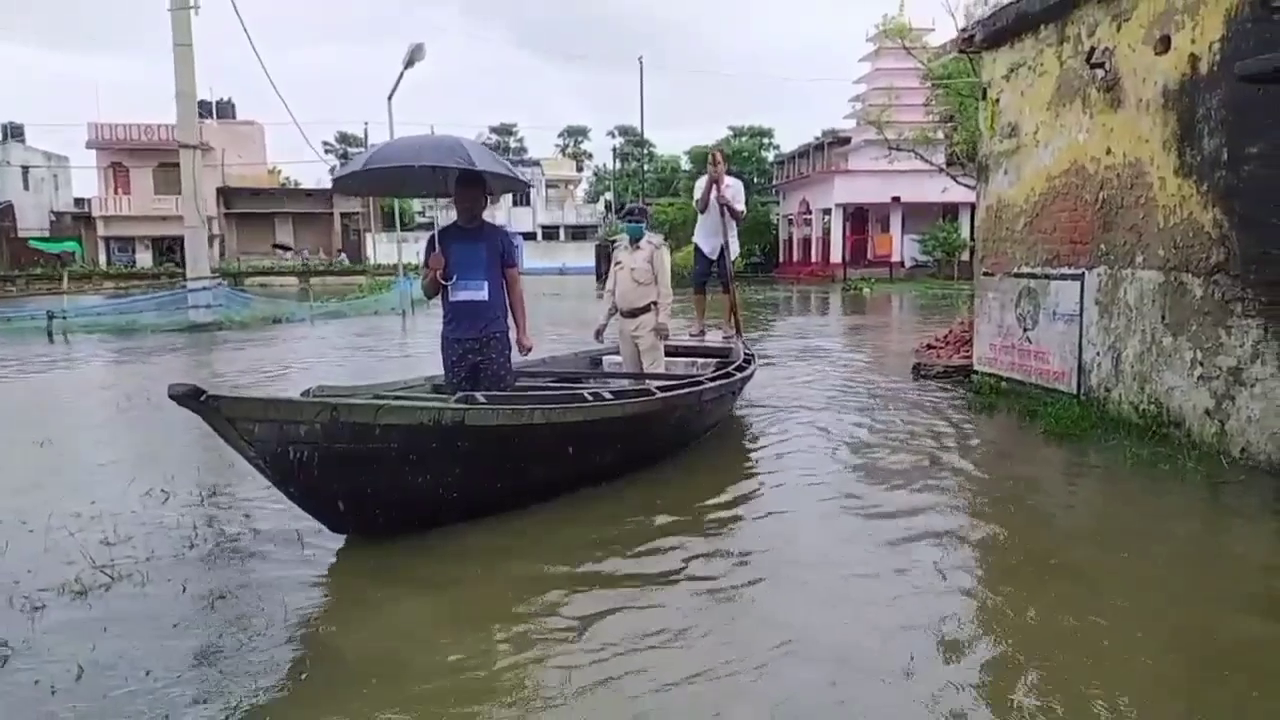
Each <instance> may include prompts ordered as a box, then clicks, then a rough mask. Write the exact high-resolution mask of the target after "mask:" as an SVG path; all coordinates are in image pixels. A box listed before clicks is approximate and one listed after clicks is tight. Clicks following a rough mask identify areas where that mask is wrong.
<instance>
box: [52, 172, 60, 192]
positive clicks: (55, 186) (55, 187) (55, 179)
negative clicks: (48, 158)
mask: <svg viewBox="0 0 1280 720" xmlns="http://www.w3.org/2000/svg"><path fill="white" fill-rule="evenodd" d="M60 192H62V188H61V187H59V184H58V174H57V173H54V174H53V193H54V194H55V195H56V194H58V193H60Z"/></svg>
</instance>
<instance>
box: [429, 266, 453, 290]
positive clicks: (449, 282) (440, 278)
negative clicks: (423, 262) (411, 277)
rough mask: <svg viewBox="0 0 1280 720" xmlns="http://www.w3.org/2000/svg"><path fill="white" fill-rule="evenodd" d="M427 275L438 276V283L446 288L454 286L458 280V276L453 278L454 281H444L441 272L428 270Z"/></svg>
mask: <svg viewBox="0 0 1280 720" xmlns="http://www.w3.org/2000/svg"><path fill="white" fill-rule="evenodd" d="M427 274H428V275H435V276H436V281H437V282H439V283H440V284H441V285H443V286H445V287H449V286H450V285H452V284H453V283H454V282H455V281H456V280H457V279H458V276H457V275H454V276H453V280H445V279H444V276H443V275H441V274H440V271H439V270H428V271H427Z"/></svg>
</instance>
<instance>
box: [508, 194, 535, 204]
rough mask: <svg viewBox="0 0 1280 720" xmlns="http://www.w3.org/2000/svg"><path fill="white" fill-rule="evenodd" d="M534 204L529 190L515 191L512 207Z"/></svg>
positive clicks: (512, 197)
mask: <svg viewBox="0 0 1280 720" xmlns="http://www.w3.org/2000/svg"><path fill="white" fill-rule="evenodd" d="M532 204H533V203H532V202H531V201H530V199H529V193H528V192H520V193H515V194H514V195H512V196H511V207H529V206H531V205H532Z"/></svg>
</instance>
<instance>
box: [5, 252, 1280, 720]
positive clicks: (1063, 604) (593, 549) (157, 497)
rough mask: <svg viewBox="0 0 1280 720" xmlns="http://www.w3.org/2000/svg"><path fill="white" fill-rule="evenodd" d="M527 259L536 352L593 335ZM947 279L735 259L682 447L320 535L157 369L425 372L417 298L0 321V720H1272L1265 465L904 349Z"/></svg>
mask: <svg viewBox="0 0 1280 720" xmlns="http://www.w3.org/2000/svg"><path fill="white" fill-rule="evenodd" d="M529 286H530V288H529V289H530V298H529V305H530V312H531V314H532V317H533V323H534V331H535V339H536V342H537V343H538V350H537V352H539V353H543V352H553V351H559V350H568V349H575V348H580V347H585V346H588V345H589V344H590V340H589V336H590V332H591V328H592V326H593V324H594V322H595V319H596V317H597V310H598V306H597V305H596V303H595V301H594V300H593V297H592V295H593V293H592V290H591V281H590V279H589V278H531V279H530V280H529ZM963 302H964V300H963V298H962V297H960V296H957V295H922V294H911V293H908V292H899V291H894V292H891V293H890V292H878V293H876V294H873V295H871V296H869V297H864V296H856V297H842V296H841V295H840V293H839V292H838V291H837V290H836V289H834V288H830V289H829V288H825V287H823V288H789V287H788V288H782V287H759V288H753V289H751V290H749V291H748V292H746V293H745V296H744V304H745V306H746V308H747V310H748V311H749V318H748V329H749V335H750V338H751V341H752V343H753V345H754V347H756V348H757V349H758V351H759V353H760V356H761V358H762V367H761V369H760V371H759V373H758V374H757V376H756V378H755V380H754V381H753V383H752V384H751V386H750V387H749V388H748V390H747V392H746V393H745V395H744V396H743V398H742V400H741V402H740V404H739V409H738V413H737V416H736V417H735V419H734V420H733V422H731V423H730V424H728V425H727V426H725V427H722V428H721V429H720V430H718V431H717V432H716V433H714V434H713V435H712V436H710V437H708V438H707V439H706V440H705V441H704V442H702V443H701V444H700V445H699V446H697V447H696V448H694V449H693V450H691V451H690V452H688V453H686V454H684V455H682V456H680V457H678V458H675V459H672V460H671V461H669V462H668V463H666V464H665V465H663V466H661V467H659V468H656V469H653V470H649V471H645V472H641V473H638V474H636V475H635V476H634V477H632V478H630V479H628V480H625V481H623V482H621V483H618V484H615V485H613V486H609V487H604V488H599V489H595V490H591V491H587V492H583V493H580V494H578V495H575V496H572V497H569V498H566V499H564V500H562V501H559V502H555V503H551V504H547V505H545V506H541V507H538V508H535V509H532V510H529V511H526V512H521V513H515V514H511V515H508V516H504V517H499V518H494V519H491V520H488V521H484V522H478V523H474V524H471V525H467V526H461V527H456V528H452V529H448V530H445V531H441V532H436V533H434V534H430V535H427V536H424V537H419V538H414V539H408V540H403V541H398V542H394V543H389V544H362V543H355V542H351V543H347V542H344V540H343V538H340V537H336V536H332V535H329V534H327V533H326V532H325V531H324V530H323V529H322V528H320V527H319V526H318V525H317V524H316V523H315V522H313V521H311V520H310V519H309V518H307V517H306V516H305V515H303V514H302V513H300V512H299V511H297V510H295V509H293V508H292V507H291V506H289V505H288V504H287V503H286V502H285V501H284V500H283V498H282V497H280V496H279V495H278V494H277V493H276V492H275V491H273V490H272V489H271V488H270V487H269V486H268V485H267V484H266V482H265V481H263V480H261V479H260V478H258V477H255V476H254V474H253V473H252V472H251V471H250V470H249V468H248V467H247V466H246V465H245V464H244V463H243V462H242V461H240V460H239V459H238V458H236V457H235V456H234V455H233V454H232V453H231V452H230V451H229V450H227V449H226V448H224V447H223V446H222V445H221V444H220V443H219V442H218V441H217V440H216V439H215V438H214V436H213V433H212V432H210V431H209V430H207V429H206V428H205V427H204V426H202V425H201V424H200V423H199V422H198V421H197V420H196V418H194V417H193V416H191V415H188V414H187V413H185V412H183V411H181V410H179V409H178V408H177V407H176V406H173V405H172V404H170V403H169V402H168V401H167V400H166V399H165V396H164V390H165V385H166V383H169V382H171V381H179V380H194V381H198V382H201V383H203V384H205V385H207V386H214V387H220V388H239V389H244V390H250V391H262V392H266V391H278V392H288V393H293V392H296V391H298V390H300V389H302V388H303V387H306V386H307V385H310V384H313V383H317V382H321V381H323V382H339V383H340V382H349V381H367V380H373V379H391V378H395V377H398V376H406V375H417V374H422V373H423V372H426V371H430V370H433V369H434V368H435V367H436V363H437V360H436V356H437V352H436V350H435V348H436V331H437V328H438V321H439V317H438V309H435V308H433V309H430V310H428V311H426V312H422V313H420V314H418V315H416V316H415V317H414V318H412V319H411V320H410V322H409V323H408V326H407V327H405V328H402V326H401V322H400V320H399V319H398V318H362V319H351V320H342V321H331V322H327V323H320V324H317V325H314V326H308V325H294V326H276V327H271V328H265V329H261V330H255V331H244V332H229V333H221V334H191V335H183V334H164V335H155V336H150V337H133V338H108V337H101V336H98V337H93V336H75V335H72V336H71V337H70V338H69V341H68V342H67V343H66V344H64V343H62V342H61V341H59V342H58V343H56V344H52V345H50V344H47V343H44V342H43V341H42V339H40V338H37V340H36V341H30V340H27V339H22V340H13V339H0V343H2V344H0V408H2V412H0V502H3V508H2V511H0V588H2V589H3V590H2V592H0V595H2V596H3V602H0V637H3V638H4V639H5V641H6V643H7V646H6V644H0V665H3V667H0V697H2V698H3V708H4V709H3V711H0V715H3V716H4V717H5V718H10V717H12V718H24V719H25V718H44V717H67V718H71V717H74V718H126V717H127V718H146V717H173V718H179V717H181V718H188V717H192V718H200V717H216V718H220V717H250V718H273V719H280V720H286V719H295V718H296V719H298V720H318V719H321V718H352V719H355V718H361V719H364V718H446V717H447V718H466V717H533V716H543V717H549V718H629V717H633V718H668V717H679V718H710V717H725V718H733V719H734V720H751V719H752V718H801V719H806V720H807V719H811V718H842V719H843V718H863V717H865V718H893V719H894V720H910V719H911V718H946V719H948V720H954V719H956V718H1072V719H1079V718H1130V717H1134V718H1155V719H1157V720H1173V719H1181V718H1213V719H1216V718H1272V717H1280V685H1277V684H1276V683H1275V682H1274V678H1275V677H1276V675H1277V673H1280V655H1277V653H1276V652H1275V648H1276V647H1277V646H1280V512H1278V508H1280V504H1278V503H1277V501H1276V496H1275V483H1274V479H1273V478H1266V477H1262V476H1258V475H1254V474H1250V473H1249V472H1247V471H1243V470H1239V469H1233V468H1227V467H1225V466H1224V467H1216V468H1213V469H1211V470H1207V471H1202V472H1188V471H1185V470H1177V469H1174V470H1168V469H1160V468H1155V467H1145V466H1142V465H1134V464H1132V463H1131V462H1129V461H1127V460H1126V453H1124V452H1122V451H1119V450H1117V449H1114V448H1088V447H1082V446H1062V445H1055V444H1053V443H1050V442H1047V441H1045V440H1044V439H1042V438H1041V437H1040V436H1038V435H1037V434H1036V433H1035V432H1034V431H1033V430H1031V429H1027V428H1024V427H1021V426H1020V425H1019V424H1018V423H1017V422H1016V421H1014V420H1012V419H1009V418H1007V417H985V416H975V415H974V414H973V413H971V412H970V411H969V410H968V409H967V407H966V404H965V403H964V401H963V399H962V398H961V397H960V396H959V395H958V394H957V393H956V392H955V391H954V390H950V389H946V388H943V387H940V386H934V385H929V384H921V383H913V382H911V381H910V379H909V362H910V350H911V346H912V344H913V342H915V341H916V340H918V339H919V338H920V337H921V336H922V335H924V334H926V333H928V332H930V331H932V330H935V329H938V328H941V327H943V326H945V325H946V324H947V323H948V322H949V321H950V320H951V319H952V317H953V315H954V314H955V312H956V311H957V308H958V307H959V306H960V305H962V304H963ZM686 304H687V303H686ZM637 441H642V439H637Z"/></svg>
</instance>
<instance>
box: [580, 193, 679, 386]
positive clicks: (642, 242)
mask: <svg viewBox="0 0 1280 720" xmlns="http://www.w3.org/2000/svg"><path fill="white" fill-rule="evenodd" d="M618 220H619V222H621V223H622V228H623V234H622V235H619V236H618V237H616V238H615V242H614V245H613V256H612V258H611V260H610V263H609V276H608V277H607V278H606V279H605V283H604V299H605V302H607V303H608V306H607V307H606V309H605V314H604V318H603V319H602V320H601V321H600V324H599V325H598V326H597V327H596V331H595V339H596V342H604V331H605V328H606V327H608V326H609V320H611V319H612V318H613V316H614V315H617V316H618V317H619V320H618V352H619V354H621V355H622V369H623V370H625V371H626V372H644V373H660V372H663V371H664V369H665V366H666V357H665V353H664V351H663V347H662V343H663V342H664V341H666V340H667V338H669V337H670V336H671V331H670V323H671V299H672V298H671V250H670V248H668V247H667V243H666V241H665V240H664V239H663V237H662V236H661V235H658V234H657V233H652V232H649V209H648V208H646V207H645V206H643V205H628V206H627V208H626V209H625V210H623V211H622V214H621V215H620V216H618Z"/></svg>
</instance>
